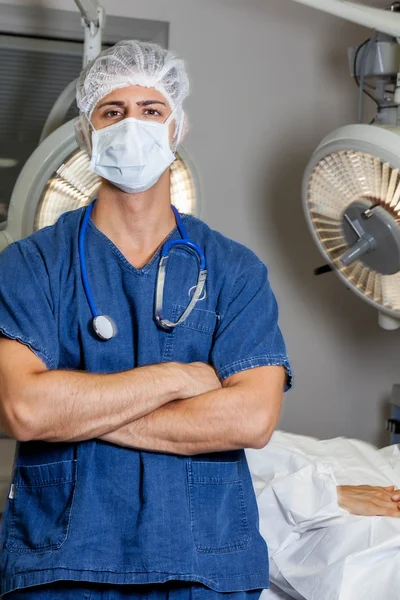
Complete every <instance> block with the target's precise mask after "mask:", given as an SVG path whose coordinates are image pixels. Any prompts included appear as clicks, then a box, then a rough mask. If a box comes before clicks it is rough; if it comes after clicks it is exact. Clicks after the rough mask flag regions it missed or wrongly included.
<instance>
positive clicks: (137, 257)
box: [92, 170, 175, 268]
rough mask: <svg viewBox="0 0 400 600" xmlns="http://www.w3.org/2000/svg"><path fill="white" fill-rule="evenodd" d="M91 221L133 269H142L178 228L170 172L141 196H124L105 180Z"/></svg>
mask: <svg viewBox="0 0 400 600" xmlns="http://www.w3.org/2000/svg"><path fill="white" fill-rule="evenodd" d="M92 220H93V222H94V224H95V225H96V227H97V228H98V229H99V230H100V231H101V232H102V233H104V235H106V236H107V237H108V238H109V239H110V240H111V241H112V242H113V243H114V244H115V245H116V246H117V248H119V250H120V251H121V252H122V254H123V255H124V256H125V258H126V259H127V260H128V261H129V262H130V263H131V264H132V265H133V266H135V267H136V268H141V267H143V266H144V265H145V264H146V263H147V262H148V261H149V260H150V259H151V257H152V256H153V255H154V253H155V252H156V250H157V249H158V247H159V246H160V245H161V244H162V242H163V241H164V239H165V238H166V237H167V236H168V234H169V233H170V232H171V231H172V229H173V228H174V227H175V216H174V214H173V212H172V210H171V206H170V173H169V170H168V171H166V172H165V173H164V174H163V175H162V176H161V177H160V179H159V180H158V182H157V183H156V184H155V185H154V186H153V187H152V188H150V190H147V191H146V192H141V193H140V194H125V193H124V192H122V191H121V190H119V189H118V188H116V187H115V186H113V185H111V184H110V183H109V182H108V181H104V180H103V182H102V184H101V187H100V190H99V193H98V197H97V201H96V204H95V206H94V209H93V213H92Z"/></svg>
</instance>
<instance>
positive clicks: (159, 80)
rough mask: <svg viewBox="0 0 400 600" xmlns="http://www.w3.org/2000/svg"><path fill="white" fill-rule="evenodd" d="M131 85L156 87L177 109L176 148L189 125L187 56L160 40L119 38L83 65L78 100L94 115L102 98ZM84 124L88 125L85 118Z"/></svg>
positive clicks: (89, 113) (82, 111)
mask: <svg viewBox="0 0 400 600" xmlns="http://www.w3.org/2000/svg"><path fill="white" fill-rule="evenodd" d="M129 85H141V86H143V87H152V88H155V89H156V90H158V91H159V92H160V93H161V94H162V95H163V96H164V97H165V99H166V100H167V102H168V104H169V106H170V108H171V110H174V109H176V114H175V123H176V127H175V135H174V145H175V148H176V146H177V145H178V144H179V142H180V139H181V137H182V133H183V130H184V128H185V113H184V111H183V107H182V104H183V101H184V99H185V98H186V97H187V96H188V94H189V79H188V76H187V74H186V70H185V64H184V62H183V60H181V59H179V58H176V57H175V56H174V54H173V53H172V52H170V51H168V50H165V49H164V48H161V46H158V45H157V44H150V43H146V42H138V41H133V40H125V41H121V42H118V43H117V44H115V46H113V47H112V48H109V49H108V50H104V51H103V52H101V53H100V54H99V55H98V56H97V57H96V58H95V59H94V60H93V61H92V62H90V63H89V64H88V65H87V66H86V67H85V68H84V69H83V71H82V72H81V74H80V77H79V79H78V82H77V86H76V103H77V105H78V108H79V110H80V112H81V113H82V114H85V115H86V116H87V117H88V118H89V119H90V117H91V115H92V112H93V109H94V108H95V106H96V104H97V103H98V102H99V100H101V99H102V98H104V96H107V94H110V93H111V92H113V91H114V90H117V89H120V88H123V87H127V86H129ZM85 121H86V119H85ZM81 126H82V127H85V126H84V122H83V121H82V120H81ZM83 133H84V134H85V133H86V134H87V132H83ZM84 137H85V138H87V135H84Z"/></svg>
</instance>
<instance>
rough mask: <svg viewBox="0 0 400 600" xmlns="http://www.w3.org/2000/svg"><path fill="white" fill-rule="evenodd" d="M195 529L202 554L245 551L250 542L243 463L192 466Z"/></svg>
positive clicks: (189, 478) (196, 544)
mask: <svg viewBox="0 0 400 600" xmlns="http://www.w3.org/2000/svg"><path fill="white" fill-rule="evenodd" d="M188 484H189V499H190V515H191V527H192V534H193V539H194V543H195V546H196V550H197V552H199V553H203V554H204V553H212V554H218V553H222V552H234V551H237V550H241V549H243V548H245V547H246V546H247V545H248V543H249V541H250V531H249V523H248V519H247V513H246V507H245V501H244V493H243V483H242V478H241V463H240V462H200V461H196V460H191V461H190V462H189V463H188Z"/></svg>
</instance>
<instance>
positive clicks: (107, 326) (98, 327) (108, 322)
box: [93, 315, 117, 341]
mask: <svg viewBox="0 0 400 600" xmlns="http://www.w3.org/2000/svg"><path fill="white" fill-rule="evenodd" d="M93 329H94V331H95V333H96V335H97V337H99V338H100V339H101V340H104V341H108V340H111V339H112V338H113V337H115V335H116V333H117V328H116V327H115V324H114V322H113V320H112V319H111V318H110V317H107V316H106V315H99V316H97V317H94V319H93Z"/></svg>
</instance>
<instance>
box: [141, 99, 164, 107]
mask: <svg viewBox="0 0 400 600" xmlns="http://www.w3.org/2000/svg"><path fill="white" fill-rule="evenodd" d="M136 104H137V105H138V106H150V105H151V104H162V105H163V106H167V105H166V104H165V102H161V100H142V101H141V102H136Z"/></svg>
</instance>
